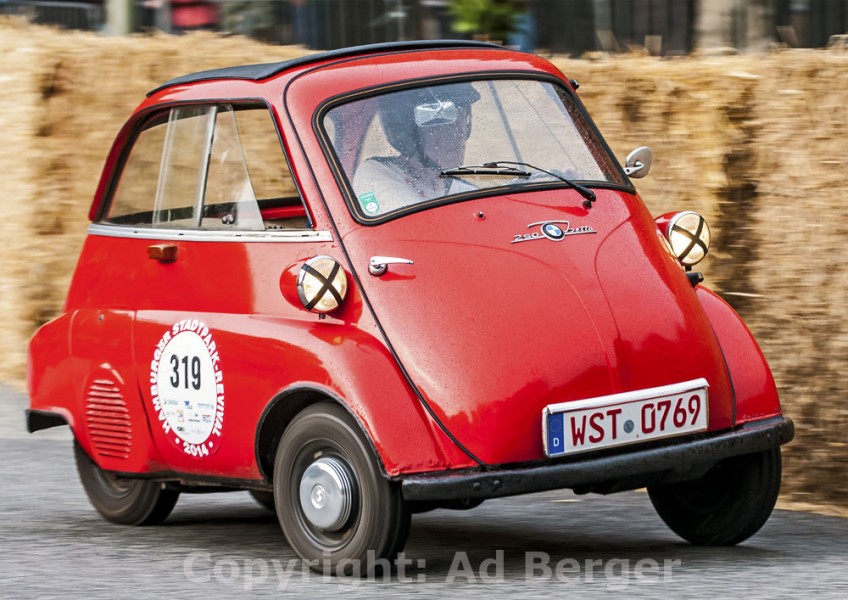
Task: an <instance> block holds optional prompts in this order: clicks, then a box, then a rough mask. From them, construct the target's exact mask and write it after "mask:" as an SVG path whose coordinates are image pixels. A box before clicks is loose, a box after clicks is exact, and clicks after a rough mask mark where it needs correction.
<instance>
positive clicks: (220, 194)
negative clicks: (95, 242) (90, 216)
mask: <svg viewBox="0 0 848 600" xmlns="http://www.w3.org/2000/svg"><path fill="white" fill-rule="evenodd" d="M113 190H114V192H113V194H112V199H111V202H110V203H109V208H108V209H107V212H106V215H105V217H104V218H103V219H102V221H101V222H102V223H109V224H115V225H128V226H132V227H150V228H156V229H200V230H217V231H227V230H238V231H265V230H269V229H290V228H306V227H308V226H309V223H308V220H307V216H306V211H305V209H304V206H303V202H302V200H301V198H300V196H299V195H298V192H297V188H296V187H295V184H294V180H293V178H292V175H291V172H290V170H289V168H288V164H287V162H286V159H285V156H284V154H283V150H282V146H281V145H280V141H279V137H278V135H277V130H276V128H275V126H274V121H273V119H272V118H271V115H270V113H269V112H268V110H267V108H265V107H255V108H248V109H245V108H242V107H233V106H231V105H204V106H187V107H186V106H180V107H175V108H172V109H170V110H168V111H164V112H162V113H159V114H157V115H155V116H154V117H152V118H151V119H149V120H148V121H147V122H146V123H145V125H144V127H143V129H142V130H141V132H140V133H139V134H138V135H137V136H136V138H135V141H134V143H133V145H132V147H131V149H130V151H129V153H128V155H127V156H126V159H125V161H124V164H123V169H122V170H121V172H120V174H119V176H118V180H117V184H116V185H114V186H113Z"/></svg>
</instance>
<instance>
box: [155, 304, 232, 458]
mask: <svg viewBox="0 0 848 600" xmlns="http://www.w3.org/2000/svg"><path fill="white" fill-rule="evenodd" d="M150 395H151V396H152V398H153V408H154V409H155V410H156V413H157V415H158V417H159V424H160V425H161V426H162V429H163V431H164V432H165V435H166V437H168V438H169V439H170V440H171V442H173V443H174V444H175V445H176V446H177V447H178V448H180V449H181V450H182V451H183V452H185V453H186V454H188V455H189V456H195V457H204V456H209V455H210V454H212V453H214V452H216V451H217V450H218V446H219V442H220V439H221V430H222V428H223V426H224V377H223V373H222V372H221V367H220V359H219V356H218V350H217V346H216V345H215V340H214V339H213V337H212V333H211V332H210V331H209V328H208V327H207V326H206V325H205V324H204V323H203V322H202V321H199V320H197V319H186V320H184V321H180V322H178V323H175V324H174V325H173V326H172V327H171V328H170V329H169V330H167V331H166V332H165V333H164V334H163V335H162V337H161V338H160V340H159V343H158V344H156V349H155V351H154V352H153V361H152V362H151V364H150Z"/></svg>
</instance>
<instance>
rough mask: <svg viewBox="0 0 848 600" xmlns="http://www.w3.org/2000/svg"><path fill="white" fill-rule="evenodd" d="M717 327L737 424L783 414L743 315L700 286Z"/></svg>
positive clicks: (761, 354)
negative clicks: (729, 381) (734, 403)
mask: <svg viewBox="0 0 848 600" xmlns="http://www.w3.org/2000/svg"><path fill="white" fill-rule="evenodd" d="M696 293H697V295H698V299H699V300H700V302H701V305H702V306H703V307H704V311H705V312H706V314H707V317H708V318H709V320H710V323H711V325H712V328H713V331H715V334H716V338H717V339H718V342H719V345H720V346H721V351H722V353H723V354H724V358H725V361H726V362H727V368H728V372H729V374H730V378H731V384H732V386H733V390H734V393H735V396H736V419H735V423H734V424H735V425H740V424H742V423H747V422H750V421H754V420H757V419H762V418H766V417H770V416H774V415H779V414H781V412H782V411H781V407H780V400H779V398H778V393H777V385H776V384H775V382H774V376H773V375H772V372H771V369H770V368H769V366H768V362H767V361H766V358H765V355H764V354H763V351H762V350H761V349H760V346H759V345H758V344H757V342H756V340H755V339H754V336H753V335H752V334H751V332H750V330H749V329H748V327H747V326H746V325H745V323H744V321H742V318H741V317H740V316H739V315H738V314H737V313H736V311H734V310H733V308H732V307H731V306H730V305H729V304H728V303H727V302H725V301H724V300H723V299H722V298H721V297H720V296H719V295H718V294H717V293H716V292H714V291H712V290H710V289H708V288H705V287H703V286H698V287H697V292H696Z"/></svg>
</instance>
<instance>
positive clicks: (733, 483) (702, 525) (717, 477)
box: [648, 448, 781, 546]
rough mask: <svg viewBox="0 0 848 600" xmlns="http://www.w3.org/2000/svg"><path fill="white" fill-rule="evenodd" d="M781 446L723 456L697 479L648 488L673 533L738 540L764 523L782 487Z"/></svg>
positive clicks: (702, 541)
mask: <svg viewBox="0 0 848 600" xmlns="http://www.w3.org/2000/svg"><path fill="white" fill-rule="evenodd" d="M780 476H781V459H780V448H772V449H769V450H765V451H762V452H757V453H755V454H746V455H744V456H737V457H733V458H729V459H726V460H723V461H721V462H720V463H718V464H717V465H715V466H714V467H713V468H712V469H710V470H709V471H708V472H707V473H706V474H705V475H704V476H703V477H701V478H700V479H696V480H694V481H686V482H682V483H674V484H670V485H660V486H655V487H649V488H648V495H649V496H650V498H651V503H652V504H653V505H654V508H655V509H656V511H657V514H658V515H659V516H660V518H661V519H662V520H663V521H664V522H665V524H666V525H668V527H669V529H671V530H672V531H673V532H674V533H676V534H677V535H679V536H680V537H682V538H683V539H684V540H686V541H688V542H690V543H692V544H696V545H699V546H733V545H735V544H738V543H740V542H742V541H744V540H746V539H748V538H749V537H751V536H752V535H754V534H755V533H757V531H759V530H760V528H761V527H762V526H763V525H765V523H766V521H767V520H768V518H769V516H771V513H772V510H773V509H774V505H775V502H777V495H778V493H779V492H780Z"/></svg>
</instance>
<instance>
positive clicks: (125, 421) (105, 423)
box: [85, 379, 132, 459]
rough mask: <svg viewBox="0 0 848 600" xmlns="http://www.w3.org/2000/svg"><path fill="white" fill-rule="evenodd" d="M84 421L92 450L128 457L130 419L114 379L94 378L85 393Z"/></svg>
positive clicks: (105, 455)
mask: <svg viewBox="0 0 848 600" xmlns="http://www.w3.org/2000/svg"><path fill="white" fill-rule="evenodd" d="M85 421H86V425H87V426H88V433H89V435H90V436H91V442H92V445H93V446H94V451H95V452H97V454H98V455H100V456H103V457H109V458H123V459H126V458H129V455H130V449H131V447H132V423H131V422H130V412H129V410H127V403H126V402H125V401H124V397H123V395H122V394H121V390H120V388H119V387H118V386H117V385H115V382H114V381H110V380H108V379H95V380H94V381H93V382H92V383H91V385H90V386H89V388H88V394H87V395H86V397H85Z"/></svg>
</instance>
